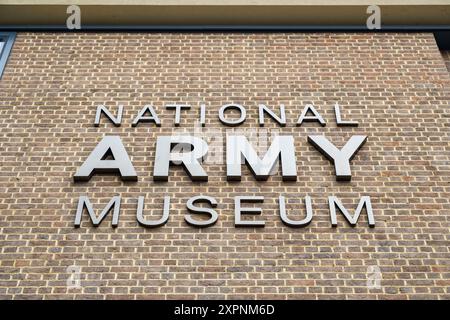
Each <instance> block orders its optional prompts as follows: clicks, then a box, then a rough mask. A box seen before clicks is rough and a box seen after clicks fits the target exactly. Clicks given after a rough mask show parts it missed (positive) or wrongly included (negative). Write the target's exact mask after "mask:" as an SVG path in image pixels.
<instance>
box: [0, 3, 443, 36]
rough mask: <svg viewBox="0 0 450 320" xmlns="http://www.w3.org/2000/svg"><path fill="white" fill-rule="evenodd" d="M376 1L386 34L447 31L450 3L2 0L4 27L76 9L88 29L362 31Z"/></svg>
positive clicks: (53, 24)
mask: <svg viewBox="0 0 450 320" xmlns="http://www.w3.org/2000/svg"><path fill="white" fill-rule="evenodd" d="M373 2H376V4H377V5H379V7H380V8H381V24H382V29H384V30H395V29H398V30H414V29H416V30H425V29H430V30H448V29H449V26H450V0H378V1H357V0H316V1H314V0H103V1H101V2H100V3H101V5H99V1H93V0H42V1H39V0H1V1H0V28H2V29H5V28H12V27H14V28H15V29H16V30H18V29H39V28H40V29H42V30H44V29H46V30H51V29H53V30H59V29H64V28H65V26H66V20H67V17H68V16H69V14H68V13H67V11H66V10H67V7H68V6H69V5H78V6H79V7H80V8H81V25H82V29H85V30H94V29H97V30H101V29H105V30H111V29H122V30H123V29H129V30H133V29H171V28H172V29H174V28H180V27H184V28H187V29H189V28H190V29H193V30H194V29H201V30H203V29H210V30H220V29H232V28H240V29H246V28H247V29H269V28H271V29H274V30H276V29H292V30H296V29H297V30H331V29H335V30H352V29H353V30H360V29H361V30H362V29H365V28H366V21H367V17H368V16H369V15H370V14H369V13H367V7H368V6H369V5H373V4H374V3H373Z"/></svg>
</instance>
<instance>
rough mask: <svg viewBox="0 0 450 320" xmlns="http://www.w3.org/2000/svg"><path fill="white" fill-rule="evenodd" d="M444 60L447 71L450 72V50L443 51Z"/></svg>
mask: <svg viewBox="0 0 450 320" xmlns="http://www.w3.org/2000/svg"><path fill="white" fill-rule="evenodd" d="M441 54H442V58H444V61H445V64H446V65H447V69H448V71H449V72H450V50H445V51H441Z"/></svg>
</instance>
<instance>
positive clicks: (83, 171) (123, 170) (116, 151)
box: [73, 136, 137, 181]
mask: <svg viewBox="0 0 450 320" xmlns="http://www.w3.org/2000/svg"><path fill="white" fill-rule="evenodd" d="M107 155H111V157H112V158H113V159H112V160H106V159H105V156H107ZM99 172H100V173H101V172H106V173H111V172H113V173H115V172H119V173H120V176H121V178H122V180H132V181H136V180H137V174H136V171H135V170H134V167H133V164H132V163H131V160H130V158H129V157H128V153H127V151H126V150H125V147H124V146H123V144H122V140H120V137H119V136H105V137H104V138H103V139H102V141H100V142H99V144H98V145H97V146H96V147H95V149H94V151H92V153H91V154H90V155H89V157H88V158H87V159H86V161H85V162H84V163H83V164H82V165H81V167H80V169H78V171H77V173H75V175H74V176H73V178H74V180H75V181H89V180H90V179H91V177H92V175H93V174H94V173H99Z"/></svg>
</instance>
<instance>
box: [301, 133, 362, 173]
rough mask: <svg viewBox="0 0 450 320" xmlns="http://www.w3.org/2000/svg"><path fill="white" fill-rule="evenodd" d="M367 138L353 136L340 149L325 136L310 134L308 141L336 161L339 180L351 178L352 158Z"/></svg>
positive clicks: (332, 160)
mask: <svg viewBox="0 0 450 320" xmlns="http://www.w3.org/2000/svg"><path fill="white" fill-rule="evenodd" d="M366 140H367V136H352V137H351V138H350V140H349V141H348V142H347V143H346V144H345V146H344V147H343V148H342V149H341V150H339V149H338V148H336V147H335V146H334V145H333V144H332V143H331V142H330V141H328V139H327V138H325V136H308V141H309V142H310V143H311V144H312V145H313V146H314V147H316V148H317V149H318V150H319V151H320V152H321V153H322V154H323V155H324V156H325V157H326V158H327V159H328V160H330V161H331V162H333V163H334V167H335V170H336V180H338V181H350V180H351V178H352V173H351V170H350V160H351V159H353V157H354V156H355V155H356V153H357V152H358V150H359V149H360V148H361V147H362V146H363V144H364V143H365V142H366Z"/></svg>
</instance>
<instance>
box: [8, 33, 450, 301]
mask: <svg viewBox="0 0 450 320" xmlns="http://www.w3.org/2000/svg"><path fill="white" fill-rule="evenodd" d="M447 57H448V55H447ZM449 84H450V77H449V73H448V72H447V70H446V68H445V64H444V62H443V59H442V56H441V54H440V52H439V50H438V48H437V47H436V44H435V41H434V39H433V35H432V34H426V33H420V34H412V33H408V34H394V33H386V34H366V33H365V34H343V33H341V34H301V33H299V34H282V33H276V34H237V33H236V34H214V33H209V34H201V33H196V34H169V33H164V34H126V33H122V34H119V33H113V34H107V33H102V34H95V33H20V34H18V36H17V40H16V43H15V45H14V48H13V50H12V54H11V57H10V60H9V63H8V65H7V67H6V69H5V72H4V76H3V78H2V80H1V81H0V106H1V108H0V128H1V135H0V150H1V151H0V161H1V172H0V181H1V183H0V211H1V214H0V298H2V299H9V298H16V299H30V298H32V299H38V298H47V299H53V298H69V299H70V298H100V299H103V298H107V299H111V298H169V299H171V298H250V299H254V298H257V299H266V298H275V299H301V298H308V299H317V298H322V299H331V298H380V299H417V298H445V299H448V298H450V267H449V265H450V251H449V247H450V245H449V244H450V243H449V219H450V185H449V181H450V137H449V125H450V117H449ZM174 102H183V103H190V104H192V105H193V109H192V110H190V111H187V112H184V113H183V115H184V116H183V120H182V124H181V126H180V129H177V130H186V131H189V132H190V131H192V130H193V128H194V127H195V125H196V121H197V118H198V104H199V102H205V103H206V105H207V107H208V111H207V126H206V128H207V129H214V128H215V129H217V130H220V132H221V134H224V133H225V129H226V128H225V127H224V126H223V125H221V124H220V123H219V121H218V119H217V110H218V108H219V107H220V106H221V105H222V104H224V103H227V102H236V103H241V104H243V105H244V106H245V107H246V108H247V111H248V119H247V121H246V122H245V123H244V124H243V125H242V126H241V127H239V128H241V129H252V128H256V127H257V105H258V103H267V104H268V105H269V106H272V107H275V106H278V104H279V103H284V104H285V105H286V110H287V116H288V125H287V126H286V127H285V128H280V127H278V126H277V125H276V124H275V123H274V122H273V121H269V122H268V125H267V126H266V128H268V129H269V130H271V131H278V132H281V133H283V134H292V135H294V137H295V139H296V140H295V141H296V154H297V165H298V172H299V174H298V179H297V181H296V182H283V181H282V180H281V176H280V174H279V173H277V174H276V175H274V176H272V177H270V178H269V181H267V182H256V181H255V180H254V178H253V177H252V175H251V173H250V171H249V170H248V169H247V168H243V174H244V176H243V179H242V182H240V183H230V182H227V181H226V175H225V165H224V164H223V163H219V164H209V165H207V166H206V167H205V169H206V171H207V172H208V174H209V182H207V183H192V182H191V181H190V180H189V178H188V177H187V176H186V174H185V173H184V171H183V170H182V169H181V168H176V167H174V168H171V173H170V177H169V181H168V182H165V183H156V182H153V179H152V176H151V175H152V170H153V162H154V156H155V154H154V151H155V137H157V136H158V135H162V134H171V133H172V132H173V131H174V128H173V111H170V110H167V111H165V108H164V105H165V104H168V103H174ZM335 102H339V103H340V105H341V106H342V108H343V112H344V114H345V117H347V118H351V119H352V120H357V121H358V122H359V127H357V128H351V127H337V126H336V123H335V121H334V111H333V105H334V103H335ZM100 103H102V104H107V105H108V106H111V107H115V106H116V105H117V104H123V105H124V106H125V112H124V120H123V124H122V126H121V127H114V126H113V125H112V124H111V123H109V122H107V121H105V119H103V120H102V123H101V125H100V126H99V127H94V126H93V121H94V116H95V110H96V106H97V104H100ZM148 103H152V104H154V106H155V109H156V111H157V112H158V113H159V115H160V117H161V120H162V126H161V127H160V128H158V127H155V126H154V125H152V124H145V123H144V124H141V125H139V126H138V127H131V121H132V118H133V117H134V116H135V115H136V113H137V112H138V110H139V109H140V108H142V106H143V105H144V104H148ZM306 103H314V105H315V106H316V108H317V109H318V111H319V112H321V114H322V115H323V117H324V118H325V120H326V121H327V126H326V127H321V126H320V125H318V124H317V123H307V124H304V125H303V126H301V127H296V126H295V121H296V119H297V117H298V115H299V113H300V112H301V110H302V109H303V107H304V105H305V104H306ZM310 133H319V134H325V135H326V136H327V137H329V138H330V140H332V141H333V142H334V143H336V144H337V145H338V146H341V145H342V144H343V143H344V141H346V140H347V139H348V138H349V136H350V135H352V134H366V135H368V141H367V143H366V144H365V145H364V147H363V148H362V149H361V150H360V151H359V152H358V154H357V156H356V157H355V159H354V160H353V162H352V173H353V177H352V181H351V182H349V183H342V182H337V181H336V180H335V176H334V168H333V166H332V165H331V164H330V162H329V161H328V160H326V159H325V158H324V157H323V156H322V155H321V154H320V153H319V152H318V151H317V150H316V149H315V148H314V147H313V146H311V145H309V144H308V143H307V141H306V135H307V134H310ZM104 134H117V135H120V136H121V137H122V140H123V142H124V144H125V147H126V148H127V150H128V152H129V153H130V156H131V159H132V160H133V163H134V165H135V168H136V171H137V173H138V175H139V181H138V182H127V183H124V182H121V180H120V179H119V178H118V177H116V176H112V175H96V176H94V177H93V178H92V179H91V180H90V181H89V182H87V183H77V184H75V183H74V182H73V178H72V177H73V174H74V173H75V172H76V170H77V169H78V168H79V166H80V165H81V164H82V162H83V161H84V160H85V159H86V157H87V155H88V154H89V153H90V151H91V150H92V148H93V147H94V146H95V145H96V144H97V142H98V141H99V140H100V138H101V137H102V136H103V135H104ZM116 194H120V195H121V196H122V197H123V200H122V201H123V205H122V210H121V217H120V221H119V227H118V228H116V229H113V228H111V217H110V216H108V217H107V218H106V219H105V220H104V221H103V222H102V224H101V225H100V226H99V227H98V228H94V227H92V224H91V222H90V221H89V219H88V217H87V215H85V216H83V222H82V225H81V227H80V228H78V229H75V228H74V224H73V221H74V215H75V209H76V205H77V201H78V197H79V196H80V195H88V196H89V197H90V198H91V200H92V202H93V205H94V208H95V209H97V210H99V209H101V208H102V207H103V206H104V205H105V204H106V203H107V202H108V201H109V199H110V198H111V197H112V196H114V195H116ZM197 194H205V195H210V196H213V197H215V198H216V199H217V201H218V203H219V204H218V207H217V211H218V213H219V221H218V222H217V223H216V224H215V225H214V226H212V227H209V228H204V229H198V228H194V227H192V226H188V225H187V224H186V223H185V221H184V214H185V211H186V210H185V202H186V200H187V199H188V198H189V196H191V195H197ZM242 194H247V195H260V194H262V195H264V196H265V202H264V204H263V205H262V208H263V213H262V217H263V219H264V220H265V221H266V226H265V228H259V229H258V228H244V229H242V228H236V227H234V216H233V197H234V196H236V195H242ZM280 194H282V195H284V196H285V197H286V198H287V199H288V200H287V201H288V202H287V209H288V210H289V215H290V217H291V218H292V219H301V218H302V217H303V216H304V205H303V203H304V202H303V197H304V196H305V195H306V194H308V195H310V196H311V197H312V201H313V209H314V217H313V220H312V222H311V224H310V225H309V226H307V227H305V228H300V229H296V228H290V227H287V226H285V225H284V224H282V222H281V221H280V219H279V216H278V210H277V200H278V195H280ZM139 195H145V196H146V206H145V209H146V211H145V215H146V217H148V218H149V219H150V218H152V217H153V218H156V217H160V215H161V210H162V197H163V196H164V195H171V196H172V210H171V215H170V220H169V222H168V223H167V224H166V225H165V226H163V227H160V228H155V229H146V228H144V227H141V226H139V225H138V223H137V222H136V213H135V211H136V198H137V197H138V196H139ZM328 195H336V196H338V197H339V198H340V199H341V200H342V202H343V203H344V204H345V205H346V206H347V207H348V208H349V209H351V210H354V208H355V207H356V204H357V202H358V200H359V197H360V196H362V195H370V196H371V198H372V205H373V209H374V214H375V219H376V226H375V228H369V227H368V225H367V218H366V216H365V214H364V213H363V214H362V215H361V217H360V220H359V221H358V224H357V226H356V227H354V228H353V227H351V226H349V224H348V223H346V221H345V220H344V218H343V217H342V216H339V217H338V227H337V228H332V227H331V225H330V222H329V220H330V217H329V212H328V203H327V196H328ZM70 266H77V267H79V268H81V287H80V288H71V287H68V286H67V282H66V281H67V279H68V277H69V273H70V269H69V270H68V269H67V268H68V267H70ZM371 266H376V267H378V268H379V269H380V271H381V274H382V280H381V287H379V288H370V287H368V286H367V279H368V277H370V274H368V270H370V269H369V268H370V267H371Z"/></svg>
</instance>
